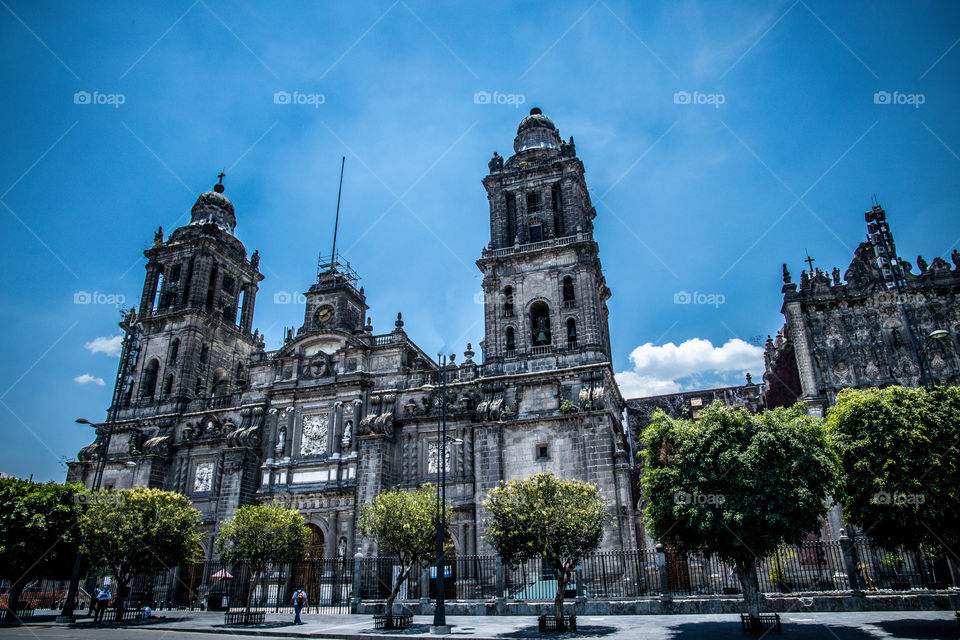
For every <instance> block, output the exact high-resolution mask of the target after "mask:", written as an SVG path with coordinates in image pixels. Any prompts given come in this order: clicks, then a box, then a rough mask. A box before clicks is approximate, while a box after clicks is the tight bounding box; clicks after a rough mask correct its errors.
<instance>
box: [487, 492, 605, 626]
mask: <svg viewBox="0 0 960 640" xmlns="http://www.w3.org/2000/svg"><path fill="white" fill-rule="evenodd" d="M483 506H484V507H485V508H486V509H487V511H488V512H489V513H490V518H489V520H488V522H487V534H486V539H487V541H488V542H489V543H490V544H491V545H492V546H493V547H494V548H495V549H496V550H497V552H498V553H500V555H501V556H502V557H503V560H504V562H506V563H507V564H510V565H517V564H519V563H521V562H524V561H526V560H531V559H534V558H542V559H543V560H545V561H546V562H547V564H548V565H549V566H550V568H551V569H552V570H553V572H554V575H555V576H556V578H557V594H556V597H555V599H554V609H555V615H556V617H557V621H558V624H562V616H563V595H564V592H565V591H566V587H567V583H568V582H569V581H570V578H571V576H572V574H573V571H574V569H575V568H576V566H577V563H579V562H580V560H581V559H582V558H583V557H584V556H585V555H587V554H589V553H592V552H593V551H596V549H597V548H598V547H599V546H600V543H601V541H602V540H603V531H604V525H605V524H606V523H607V522H608V521H609V515H608V513H607V510H606V505H605V504H604V501H603V498H602V497H601V496H600V490H599V489H598V488H597V486H596V485H593V484H589V483H586V482H583V481H581V480H562V479H560V478H557V477H556V476H555V475H553V474H552V473H538V474H536V475H533V476H531V477H529V478H526V479H524V480H509V481H506V482H503V481H501V482H500V484H499V486H497V487H495V488H494V489H492V490H491V491H490V494H489V495H488V497H487V499H486V500H485V501H484V503H483Z"/></svg>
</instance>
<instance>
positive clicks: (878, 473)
mask: <svg viewBox="0 0 960 640" xmlns="http://www.w3.org/2000/svg"><path fill="white" fill-rule="evenodd" d="M958 425H960V388H957V387H949V388H942V387H941V388H934V389H929V390H928V389H916V388H908V389H905V388H903V387H887V388H886V389H865V390H856V389H844V390H843V391H841V392H840V394H839V395H838V396H837V402H836V404H835V405H834V406H833V407H831V408H830V409H829V410H828V412H827V431H828V434H829V437H830V440H831V442H832V444H833V446H834V449H835V450H836V451H837V454H838V456H839V459H840V469H841V473H840V481H839V491H838V494H837V500H838V501H839V502H841V503H842V505H843V516H844V519H845V520H846V521H847V522H850V523H852V524H854V525H856V526H857V527H859V528H860V530H861V531H862V532H863V533H864V534H866V535H869V536H870V537H872V538H873V540H874V541H875V542H876V543H877V544H879V545H880V546H881V547H884V548H886V549H890V550H893V549H896V548H898V547H900V546H901V545H903V546H906V547H908V548H910V549H918V548H920V547H921V546H927V547H936V548H938V549H940V550H941V551H942V550H944V549H951V548H952V549H956V548H957V547H958V546H960V445H958V443H957V439H958V438H960V430H958Z"/></svg>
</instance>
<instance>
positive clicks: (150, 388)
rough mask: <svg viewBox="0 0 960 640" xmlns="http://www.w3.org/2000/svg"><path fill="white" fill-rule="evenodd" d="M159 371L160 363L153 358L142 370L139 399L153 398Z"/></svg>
mask: <svg viewBox="0 0 960 640" xmlns="http://www.w3.org/2000/svg"><path fill="white" fill-rule="evenodd" d="M159 370H160V361H159V360H157V359H156V358H154V359H153V360H151V361H150V362H148V363H147V366H146V368H145V369H144V370H143V381H142V382H141V383H140V397H141V398H143V399H148V398H153V394H155V393H156V392H157V372H158V371H159Z"/></svg>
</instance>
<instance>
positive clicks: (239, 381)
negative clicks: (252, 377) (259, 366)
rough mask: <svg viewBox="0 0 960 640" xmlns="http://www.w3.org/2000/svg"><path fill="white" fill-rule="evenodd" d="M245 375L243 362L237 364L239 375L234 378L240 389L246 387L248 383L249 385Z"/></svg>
mask: <svg viewBox="0 0 960 640" xmlns="http://www.w3.org/2000/svg"><path fill="white" fill-rule="evenodd" d="M245 373H246V372H245V371H244V369H243V363H242V362H238V363H237V375H236V377H235V378H234V380H236V381H237V386H238V387H242V386H245V385H246V383H247V378H246V375H245Z"/></svg>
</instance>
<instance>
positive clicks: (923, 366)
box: [919, 329, 950, 387]
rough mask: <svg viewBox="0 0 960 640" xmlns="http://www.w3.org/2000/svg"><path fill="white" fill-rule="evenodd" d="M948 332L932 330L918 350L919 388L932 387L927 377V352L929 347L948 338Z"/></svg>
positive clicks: (931, 382)
mask: <svg viewBox="0 0 960 640" xmlns="http://www.w3.org/2000/svg"><path fill="white" fill-rule="evenodd" d="M949 337H950V332H949V331H947V330H946V329H934V330H933V331H931V332H930V333H929V334H928V335H927V338H926V340H924V341H923V347H922V348H921V349H920V358H919V364H920V386H921V387H932V386H933V380H931V379H930V377H929V376H928V375H927V364H928V363H927V352H928V351H929V350H930V347H931V346H932V345H933V344H934V343H935V342H936V341H937V340H943V339H944V338H949Z"/></svg>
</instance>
